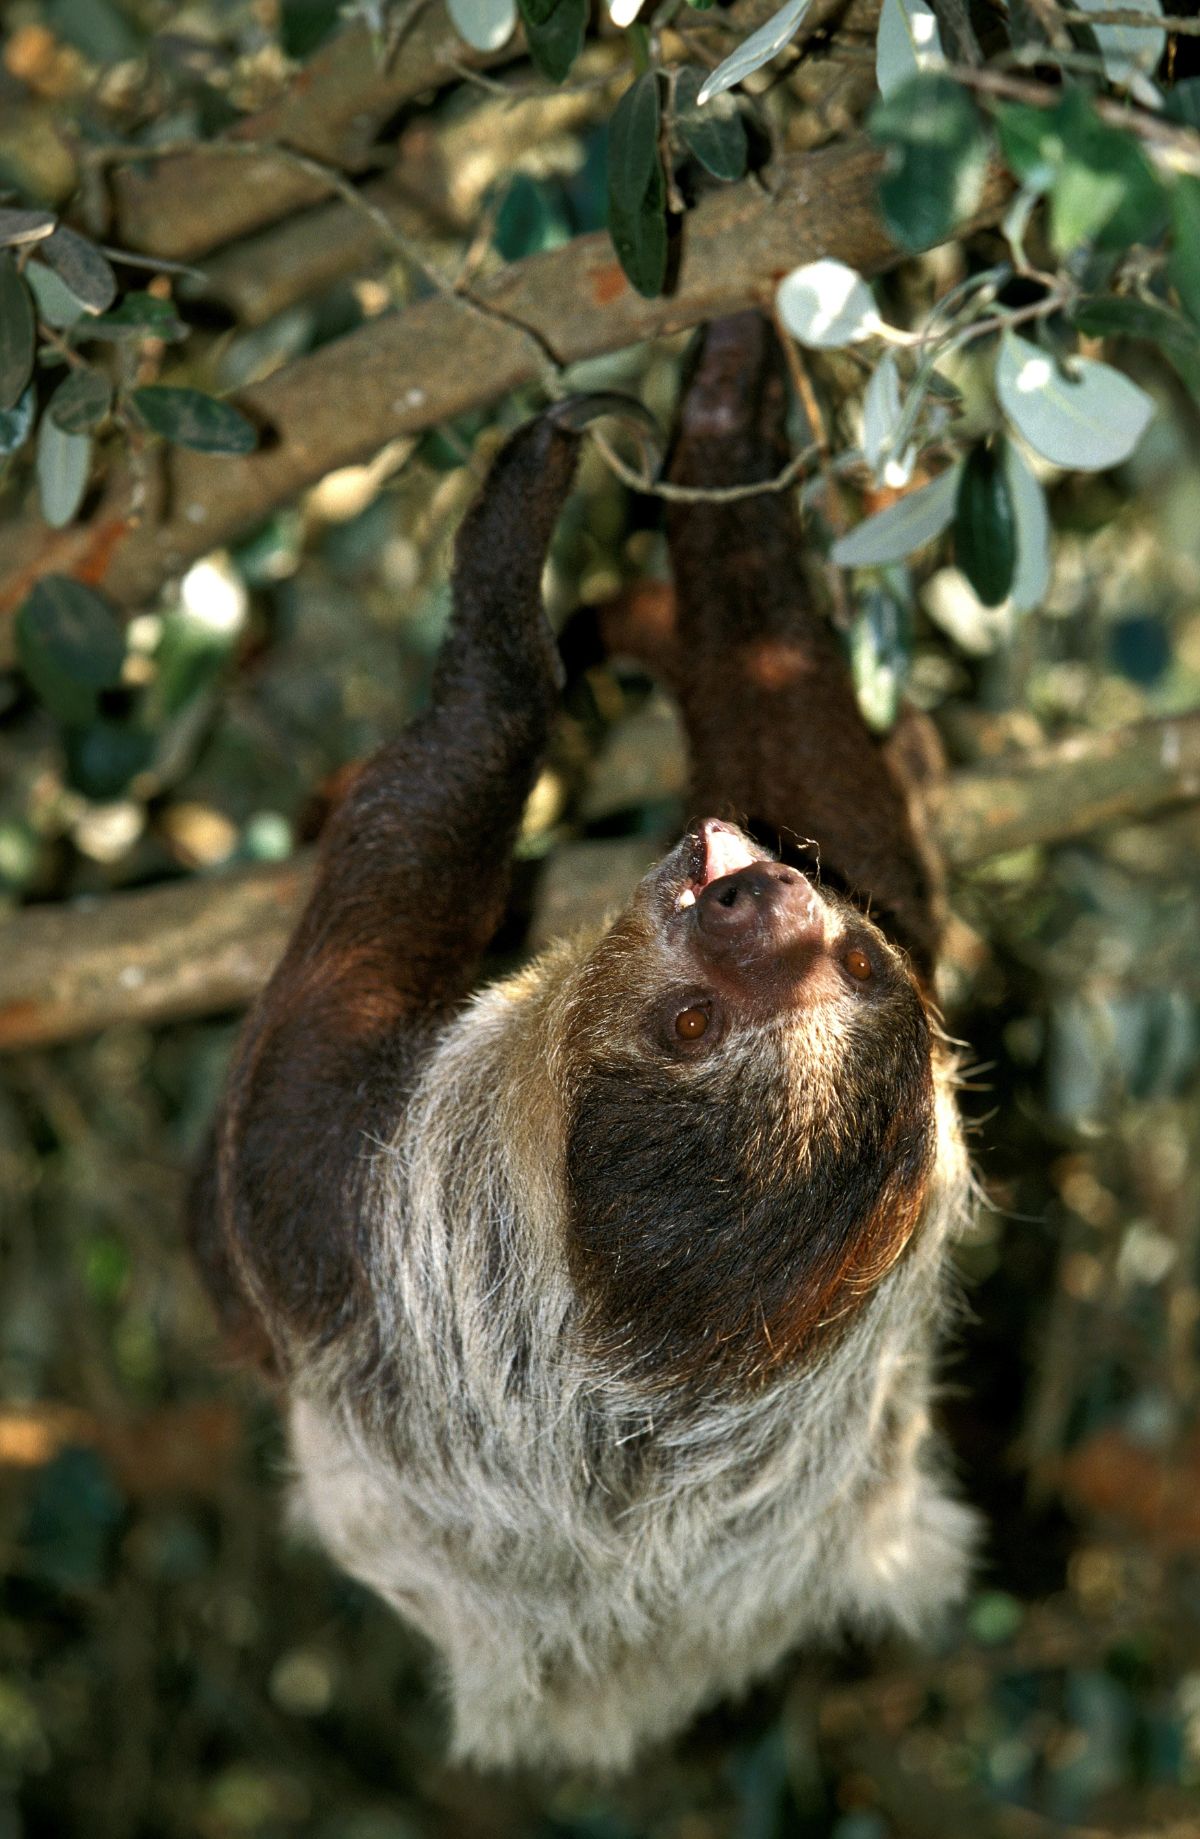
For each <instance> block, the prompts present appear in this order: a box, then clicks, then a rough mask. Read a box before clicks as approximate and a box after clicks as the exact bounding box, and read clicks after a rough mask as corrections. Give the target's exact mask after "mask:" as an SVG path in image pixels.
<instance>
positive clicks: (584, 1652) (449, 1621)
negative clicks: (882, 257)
mask: <svg viewBox="0 0 1200 1839" xmlns="http://www.w3.org/2000/svg"><path fill="white" fill-rule="evenodd" d="M580 412H581V411H580V405H579V404H578V403H575V404H568V405H560V406H559V407H558V408H554V409H550V410H548V411H547V412H546V413H545V414H543V415H541V416H540V417H539V418H537V419H536V420H534V421H532V422H530V423H528V424H527V425H526V426H525V427H523V428H521V429H520V430H519V431H518V432H517V433H516V434H515V435H514V436H513V437H512V438H511V439H510V440H509V442H508V444H507V446H506V447H505V448H504V449H503V451H502V452H501V454H500V455H499V458H498V459H497V460H496V462H495V464H494V466H493V468H492V471H491V475H490V477H489V479H488V481H487V483H486V485H485V487H484V489H483V491H482V493H481V495H480V497H479V499H478V500H477V502H476V503H475V505H474V506H473V508H472V509H471V511H470V512H469V513H468V515H467V517H466V519H465V520H464V522H463V525H462V528H461V530H460V532H459V536H458V545H457V552H456V563H455V570H454V612H453V616H452V619H451V623H450V629H449V632H448V635H447V637H446V640H445V643H444V645H443V647H442V651H441V655H440V657H439V660H438V664H437V670H436V675H435V680H434V686H433V696H432V706H431V707H430V709H429V711H428V712H427V713H426V714H425V715H423V716H421V717H420V718H419V719H418V720H417V721H416V722H414V723H413V724H412V726H411V727H410V728H409V729H408V731H407V732H406V733H405V734H404V735H403V736H402V737H401V738H400V739H399V740H398V741H397V742H395V743H394V744H393V745H391V746H389V747H386V748H385V749H384V750H383V751H382V752H381V753H379V754H378V755H376V756H375V758H374V759H373V760H371V761H370V762H368V763H367V765H366V766H365V768H364V769H363V770H362V771H361V773H360V775H359V776H358V778H357V779H356V780H355V782H354V784H353V787H352V790H351V791H350V792H349V794H348V796H347V797H346V799H345V800H344V802H343V803H342V804H341V806H340V807H339V808H338V810H337V811H336V813H335V815H334V817H333V819H332V821H331V823H330V825H329V827H328V832H327V835H326V838H325V842H324V847H323V852H322V858H321V866H320V871H319V875H318V880H317V884H316V888H315V891H314V893H313V895H312V898H311V900H310V901H309V904H308V907H307V910H306V911H305V913H304V916H303V918H302V919H301V921H300V924H299V926H298V927H297V930H296V933H295V936H294V937H293V939H292V941H291V944H290V945H289V947H288V950H287V953H286V955H285V957H284V959H283V962H282V963H281V965H280V967H279V969H278V970H277V972H276V973H275V976H274V978H273V979H272V981H271V983H270V985H269V987H268V989H267V990H266V992H265V994H264V995H263V997H262V998H261V1000H260V1002H259V1003H258V1006H257V1008H256V1009H255V1011H254V1013H253V1014H252V1016H251V1017H250V1020H249V1023H248V1025H247V1027H246V1031H245V1033H244V1035H243V1038H242V1041H241V1044H240V1048H239V1051H238V1054H237V1057H236V1061H235V1064H234V1068H233V1071H232V1075H231V1078H230V1082H229V1089H228V1092H227V1094H226V1098H225V1102H224V1106H223V1110H222V1113H221V1116H220V1119H219V1121H218V1126H217V1133H216V1148H215V1151H214V1154H213V1156H212V1158H211V1161H210V1164H209V1166H208V1168H207V1169H206V1171H205V1173H204V1175H203V1176H202V1178H201V1180H200V1181H199V1183H198V1184H197V1188H196V1193H195V1196H194V1202H193V1218H192V1228H193V1236H194V1240H195V1244H196V1248H197V1252H198V1255H199V1258H200V1261H201V1264H202V1267H203V1269H204V1272H205V1275H206V1277H207V1280H208V1283H209V1287H210V1288H211V1290H212V1292H213V1295H214V1297H215V1299H216V1301H217V1304H218V1307H219V1309H220V1311H221V1316H222V1320H223V1322H224V1324H225V1327H226V1328H227V1330H228V1332H229V1334H230V1336H231V1338H232V1340H233V1342H234V1343H235V1345H236V1346H238V1347H240V1349H241V1350H242V1351H243V1353H245V1354H247V1355H249V1356H250V1357H252V1358H254V1359H255V1360H257V1361H258V1362H259V1363H260V1364H261V1365H262V1366H263V1367H264V1368H265V1369H266V1370H267V1371H268V1372H269V1373H271V1374H272V1376H273V1377H274V1379H275V1381H276V1383H277V1384H278V1385H279V1387H280V1388H281V1390H282V1393H283V1395H284V1397H285V1399H286V1408H287V1412H288V1417H289V1423H290V1436H291V1451H292V1457H293V1461H294V1465H295V1473H296V1483H295V1497H296V1506H297V1510H298V1512H299V1514H300V1516H301V1518H302V1519H303V1521H304V1522H305V1523H307V1524H308V1525H309V1526H310V1527H311V1528H313V1529H314V1530H315V1532H316V1534H317V1536H318V1537H319V1538H320V1539H321V1540H322V1541H323V1543H324V1544H325V1545H326V1546H327V1547H328V1549H329V1550H330V1552H331V1553H332V1554H333V1555H334V1557H335V1558H336V1559H337V1560H338V1561H339V1562H340V1563H341V1564H342V1565H344V1566H345V1568H346V1569H347V1570H348V1571H350V1572H351V1573H352V1574H353V1575H354V1576H355V1577H357V1578H359V1579H360V1580H362V1581H363V1582H364V1583H366V1584H369V1585H370V1586H371V1587H372V1588H373V1589H374V1590H376V1591H378V1592H379V1593H380V1595H382V1596H383V1597H385V1598H386V1599H387V1601H388V1602H390V1603H392V1604H393V1605H394V1606H395V1607H396V1609H397V1610H399V1611H400V1613H401V1614H402V1615H403V1616H405V1617H406V1618H407V1619H408V1620H409V1621H410V1622H412V1623H414V1624H415V1625H416V1627H417V1628H419V1629H420V1630H422V1631H423V1632H424V1634H425V1635H426V1636H427V1637H428V1638H429V1640H430V1641H431V1642H432V1643H433V1645H434V1647H435V1648H436V1650H437V1652H438V1654H439V1656H440V1659H441V1663H442V1665H443V1667H444V1668H445V1671H446V1674H447V1676H448V1681H449V1687H450V1692H451V1697H452V1702H453V1717H454V1747H455V1752H456V1754H458V1755H459V1756H462V1757H466V1758H470V1759H472V1760H474V1761H476V1762H478V1763H481V1764H512V1763H533V1764H549V1765H561V1764H574V1765H583V1766H587V1767H595V1768H602V1769H612V1768H620V1767H623V1766H625V1765H626V1764H627V1763H628V1762H629V1760H630V1758H631V1756H632V1755H633V1753H634V1752H635V1750H636V1749H637V1748H638V1747H639V1746H641V1745H643V1744H646V1743H648V1742H651V1741H653V1740H655V1739H660V1738H662V1737H665V1736H667V1735H669V1734H670V1733H672V1732H674V1731H675V1730H677V1729H678V1728H680V1727H681V1726H682V1725H683V1724H684V1723H685V1722H686V1721H687V1720H688V1719H689V1718H690V1717H691V1716H692V1715H693V1713H695V1712H696V1711H697V1710H699V1709H700V1708H701V1707H703V1706H705V1705H707V1704H710V1703H711V1702H712V1701H714V1700H715V1699H717V1698H718V1697H720V1696H721V1695H723V1694H726V1693H730V1692H736V1691H738V1690H739V1689H741V1688H742V1687H743V1686H744V1685H745V1684H746V1683H747V1682H748V1681H750V1680H751V1679H753V1678H754V1677H756V1676H758V1675H760V1674H762V1673H763V1672H765V1671H766V1670H767V1669H769V1668H770V1667H771V1666H772V1665H773V1664H774V1663H775V1662H776V1661H777V1660H778V1658H779V1657H780V1656H781V1655H782V1654H783V1653H784V1652H785V1651H786V1650H787V1649H788V1648H790V1647H792V1646H794V1645H795V1644H796V1643H797V1642H799V1641H802V1640H805V1639H812V1638H818V1637H821V1636H825V1635H827V1634H829V1633H830V1632H832V1631H834V1630H835V1629H837V1628H839V1627H842V1626H852V1627H857V1628H859V1629H863V1628H865V1629H868V1630H870V1629H875V1628H880V1629H882V1628H886V1627H888V1626H895V1625H899V1626H900V1627H902V1628H904V1629H908V1630H916V1631H919V1630H921V1629H922V1628H923V1627H925V1626H927V1625H929V1624H930V1622H931V1621H933V1620H935V1619H936V1617H937V1615H938V1613H939V1611H941V1610H942V1609H943V1608H944V1607H945V1606H946V1604H947V1603H949V1602H951V1601H953V1600H954V1599H955V1598H957V1597H958V1596H959V1595H960V1594H961V1591H962V1589H963V1586H964V1581H965V1575H966V1568H967V1558H968V1552H969V1547H970V1544H971V1537H972V1520H971V1516H970V1514H969V1513H968V1512H967V1510H966V1509H964V1508H963V1507H961V1506H960V1505H958V1504H957V1503H956V1502H955V1501H954V1499H953V1498H952V1496H951V1494H950V1492H949V1491H948V1490H947V1487H946V1485H945V1482H944V1480H943V1478H942V1474H941V1467H942V1465H941V1462H940V1460H939V1453H938V1448H937V1444H936V1441H935V1439H934V1437H933V1435H932V1432H931V1430H930V1425H929V1404H930V1397H931V1392H932V1383H933V1382H932V1360H933V1340H934V1335H935V1330H936V1328H937V1324H938V1320H939V1316H940V1314H941V1313H942V1312H943V1308H944V1294H945V1283H944V1275H945V1273H944V1266H945V1254H946V1246H947V1242H948V1240H949V1239H950V1238H951V1237H952V1236H953V1234H954V1233H955V1232H956V1231H957V1230H958V1229H959V1228H960V1226H961V1224H962V1222H963V1220H964V1216H965V1213H966V1208H967V1194H968V1173H967V1165H966V1159H965V1156H964V1152H963V1147H962V1139H961V1134H960V1127H959V1123H958V1119H957V1114H956V1109H955V1102H954V1095H953V1072H954V1069H953V1063H952V1059H951V1056H950V1054H949V1053H948V1051H947V1049H946V1047H945V1045H944V1043H943V1040H942V1038H941V1036H940V1035H939V1032H938V1028H937V1023H936V1019H935V1016H934V1013H933V1010H932V1007H931V997H930V989H931V979H932V973H933V967H934V955H935V950H936V946H937V922H936V917H935V901H934V897H933V892H932V888H931V882H930V875H929V871H928V867H927V865H926V862H925V860H924V858H923V856H922V853H921V851H920V849H919V848H918V846H917V843H916V841H915V839H914V833H913V829H912V826H911V823H910V818H909V812H908V805H907V802H906V798H905V794H904V791H903V788H902V786H901V784H900V782H899V780H898V779H897V778H896V777H895V776H894V774H893V771H892V769H891V767H890V766H889V764H888V761H887V759H886V758H885V756H884V754H883V752H882V751H881V749H880V747H879V745H878V743H877V742H876V741H875V740H874V739H873V737H872V736H871V734H870V733H869V732H868V730H867V729H866V727H865V726H864V723H863V721H862V718H861V716H860V715H859V712H858V709H857V706H856V703H855V699H854V695H853V692H852V689H851V686H850V683H849V680H848V677H847V674H846V671H845V667H844V665H843V662H842V659H841V655H840V652H839V649H838V646H837V644H836V642H835V640H834V638H833V636H832V635H831V633H830V632H829V631H828V629H827V628H826V626H825V625H824V624H823V623H822V622H821V621H820V619H819V618H817V617H816V616H815V615H814V613H813V612H812V611H811V609H810V607H809V605H808V600H807V597H806V593H805V588H804V583H803V576H802V573H801V570H800V567H799V563H798V554H799V549H800V533H799V528H798V524H797V520H796V516H795V512H794V509H793V507H792V505H791V502H790V500H789V498H788V497H787V496H786V495H784V494H781V493H777V492H776V493H768V494H763V495H760V496H756V497H752V498H749V499H746V500H743V501H741V502H738V503H734V504H724V505H722V504H714V503H711V502H710V503H696V504H684V505H673V506H672V508H671V510H670V514H669V517H668V536H669V541H670V549H671V556H672V561H673V566H674V572H675V582H676V599H677V608H678V611H677V629H676V634H675V644H674V656H675V659H676V664H675V673H674V674H675V678H676V683H675V688H676V690H677V692H678V695H679V699H680V702H681V705H682V709H683V713H684V717H685V721H686V725H687V729H688V736H689V741H690V747H691V757H692V774H693V778H692V808H693V810H694V811H695V812H696V813H697V821H696V822H695V824H694V825H693V827H692V828H691V829H690V830H689V831H688V833H687V835H686V836H685V837H684V838H683V840H682V841H681V842H680V843H679V844H678V846H677V847H676V848H675V849H673V850H672V851H671V853H670V854H669V855H668V856H667V857H666V858H665V859H664V860H663V861H662V862H661V863H660V864H659V866H658V867H657V868H655V869H654V870H653V871H652V872H651V873H650V874H649V875H647V876H646V878H645V879H644V880H643V881H642V882H641V884H640V886H639V887H638V888H637V889H636V890H635V891H634V893H633V897H632V899H631V900H630V902H629V905H628V906H627V907H626V909H625V911H624V912H623V913H621V914H620V915H619V916H618V917H617V918H616V919H615V920H613V919H612V918H611V916H610V917H609V918H608V919H607V920H602V919H600V920H598V923H597V926H596V929H595V930H594V931H593V932H591V933H589V934H588V935H586V936H584V937H581V938H575V939H571V940H569V941H567V942H565V943H563V944H561V945H558V946H556V947H554V948H553V949H551V950H550V951H548V952H547V953H546V954H545V955H544V956H542V957H541V958H539V959H537V960H536V961H535V962H534V963H532V964H531V965H529V966H528V968H527V969H525V970H523V971H520V972H519V973H517V974H516V975H515V976H512V977H509V978H507V979H506V980H504V981H503V982H500V983H497V984H493V985H491V986H490V987H488V988H485V989H484V990H482V991H481V992H480V993H478V994H476V995H474V996H472V994H471V991H472V986H473V982H474V980H475V978H476V976H477V973H478V968H479V963H480V959H481V957H482V954H483V953H484V951H485V950H486V948H487V946H488V944H489V941H490V940H491V938H492V935H493V933H494V932H495V930H496V927H497V925H498V923H499V921H500V918H501V915H502V912H503V909H504V905H505V898H506V893H507V889H508V877H509V858H510V854H511V851H512V847H513V842H514V839H515V836H516V833H517V829H518V826H519V823H520V820H521V814H522V810H523V807H524V804H525V801H526V798H527V796H528V793H529V791H530V788H531V787H532V785H533V782H534V779H535V777H536V775H537V773H538V770H539V766H540V763H541V760H542V757H543V752H544V749H545V747H546V743H547V738H548V735H549V732H550V727H551V724H552V722H553V720H554V717H555V709H556V702H557V690H558V684H559V680H560V675H561V670H560V665H559V660H558V654H557V651H556V647H555V643H554V640H553V637H552V635H551V632H550V629H549V627H548V626H547V624H546V620H545V617H544V614H543V611H542V606H541V598H540V578H541V573H542V567H543V563H544V561H545V556H546V551H547V547H548V544H549V542H550V538H551V535H552V532H553V529H554V525H555V521H556V519H557V517H558V515H559V512H560V510H561V508H562V506H563V503H564V501H565V499H566V497H567V494H568V493H569V491H570V488H571V482H572V478H573V474H574V470H575V463H576V457H577V451H578V444H579V435H578V432H577V429H578V426H579V418H580ZM785 413H786V379H785V373H784V369H783V364H782V358H781V354H780V353H779V351H778V348H777V346H776V345H775V342H774V339H773V337H772V335H771V333H770V332H769V330H768V329H767V327H766V326H765V324H764V323H763V322H762V321H761V320H760V319H758V318H757V317H756V316H754V315H745V316H742V317H740V318H738V319H734V320H729V321H725V322H722V323H720V324H718V325H715V326H713V327H711V328H710V329H709V330H708V332H707V333H706V334H705V336H704V338H703V340H702V342H701V344H700V347H699V350H698V354H697V357H696V360H695V363H694V366H693V373H692V377H691V382H690V384H689V387H688V389H687V391H686V394H685V397H684V400H683V403H682V407H681V411H680V416H679V423H678V427H677V430H676V436H675V444H674V450H673V457H672V461H671V468H670V476H671V477H672V479H673V480H675V481H676V482H677V483H681V484H686V485H690V486H704V487H710V486H714V485H728V484H731V483H734V482H743V481H755V480H760V479H767V478H770V477H771V476H773V474H774V473H776V472H777V471H778V470H779V468H780V466H781V464H782V463H783V461H784V460H785V459H786V457H787V456H786V445H785V439H784V432H783V430H784V419H785ZM731 820H736V822H735V821H731ZM798 839H803V840H805V841H806V842H808V843H809V844H811V845H813V846H815V851H816V852H818V853H819V864H820V878H819V885H817V883H816V881H815V880H814V879H810V878H809V877H808V876H807V875H806V874H804V873H801V871H800V869H799V868H797V867H794V866H792V862H793V861H795V860H797V859H798V858H797V857H796V856H795V854H794V852H793V851H792V849H791V845H793V844H794V843H795V842H796V841H797V840H798ZM800 859H803V858H800Z"/></svg>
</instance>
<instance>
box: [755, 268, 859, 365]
mask: <svg viewBox="0 0 1200 1839" xmlns="http://www.w3.org/2000/svg"><path fill="white" fill-rule="evenodd" d="M775 304H776V306H777V307H778V309H779V316H780V318H781V319H782V321H783V323H784V325H785V326H786V327H787V329H788V331H789V332H790V333H791V334H792V337H793V338H798V339H799V340H800V343H801V344H802V345H811V346H813V347H814V348H816V349H817V350H827V351H829V350H837V349H838V348H839V347H841V346H843V345H853V344H856V343H857V342H858V340H859V339H863V338H870V336H871V334H872V333H873V332H877V331H878V330H879V326H880V323H881V322H880V318H879V313H878V310H877V309H876V306H875V301H874V299H873V297H872V294H871V290H870V288H869V287H868V286H867V284H866V282H865V281H864V280H863V278H862V276H861V275H860V274H859V273H858V272H857V271H856V270H855V269H853V268H847V266H846V264H845V263H844V262H835V261H833V260H832V259H830V258H828V257H826V258H824V259H823V260H821V261H819V262H805V263H804V264H803V265H802V266H801V267H800V268H793V270H792V272H791V274H789V275H785V276H784V277H783V280H782V281H781V282H780V283H779V286H778V288H777V289H776V291H775Z"/></svg>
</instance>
